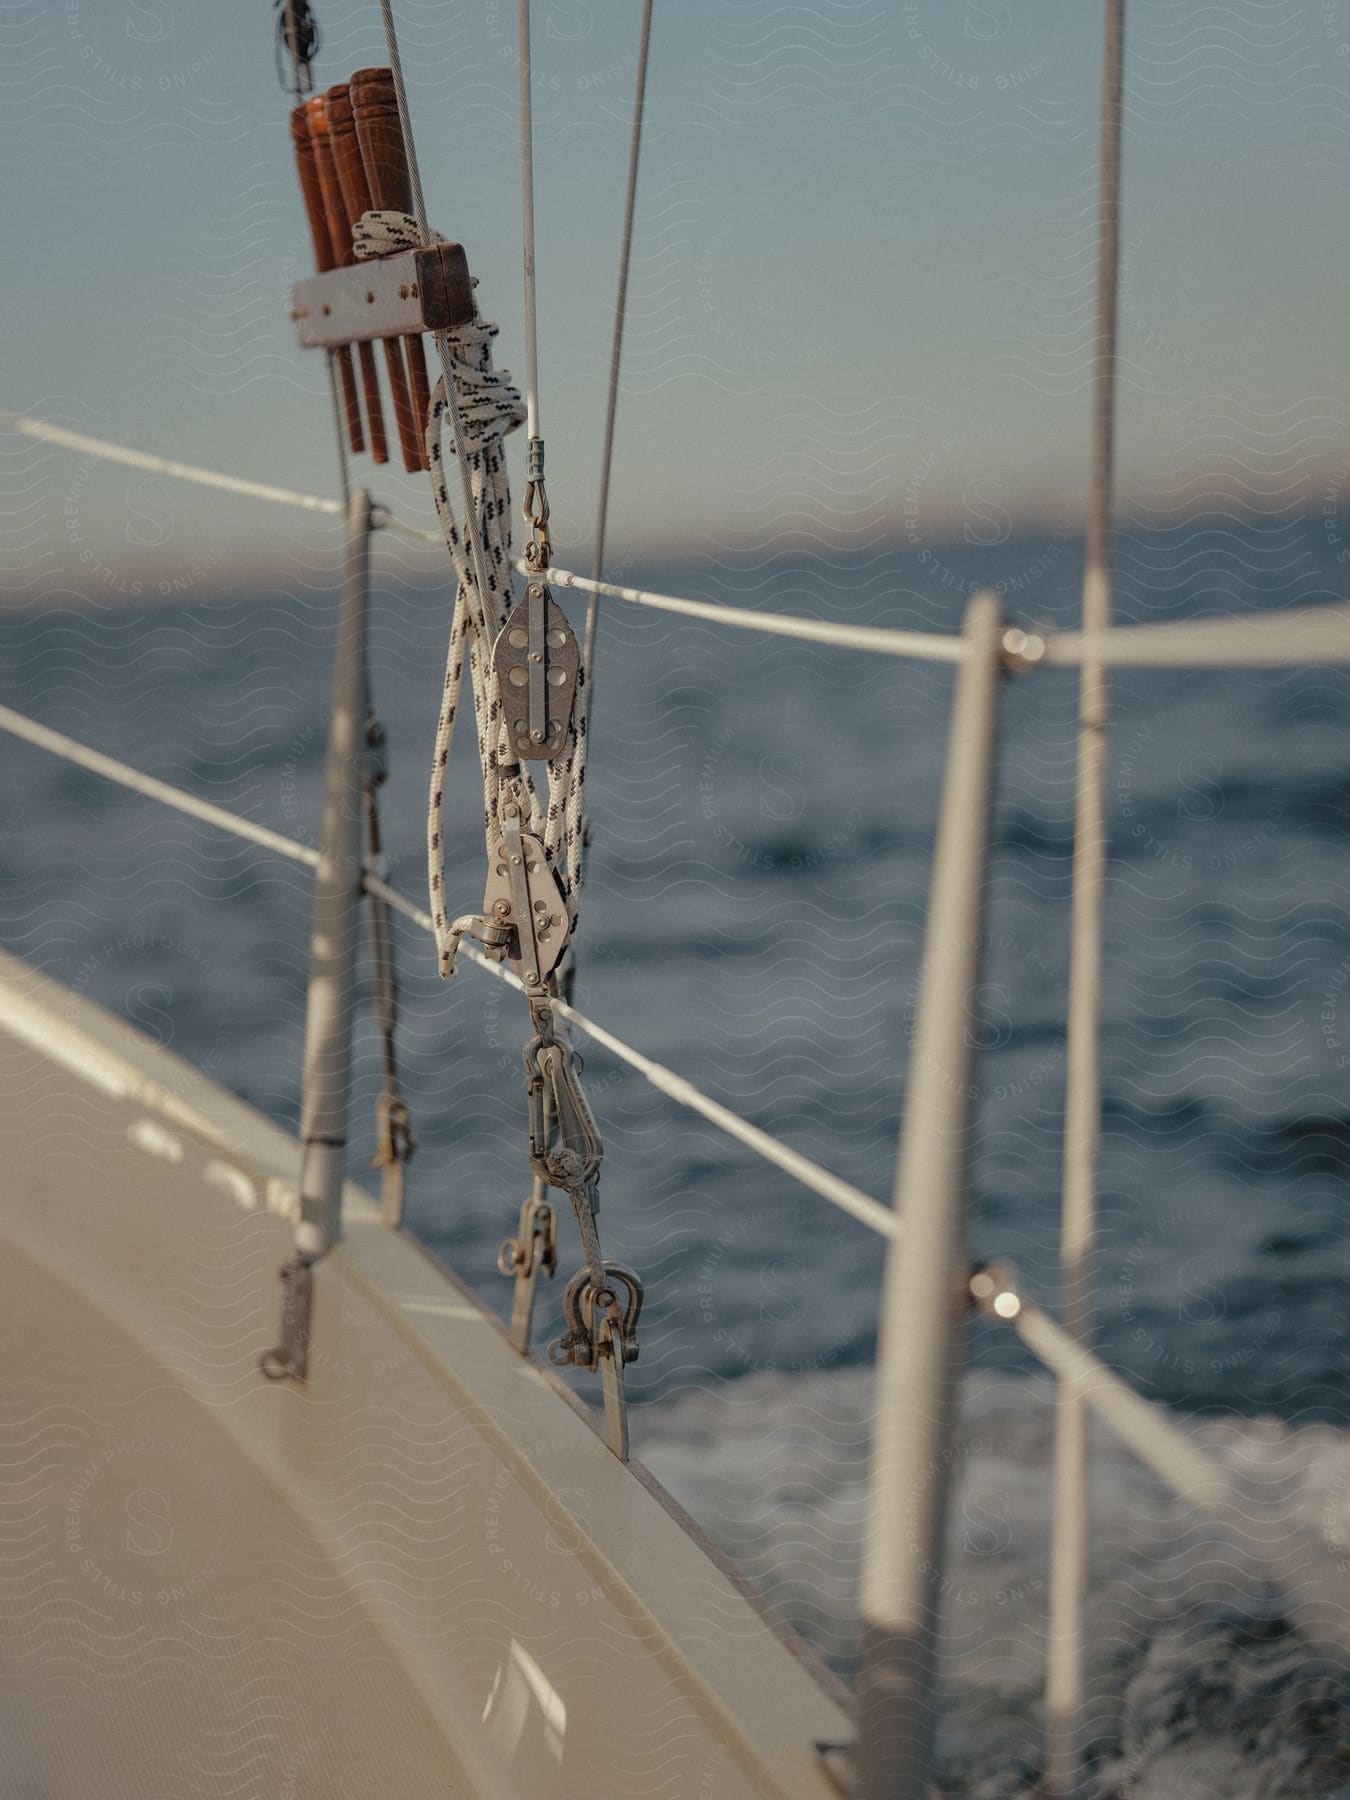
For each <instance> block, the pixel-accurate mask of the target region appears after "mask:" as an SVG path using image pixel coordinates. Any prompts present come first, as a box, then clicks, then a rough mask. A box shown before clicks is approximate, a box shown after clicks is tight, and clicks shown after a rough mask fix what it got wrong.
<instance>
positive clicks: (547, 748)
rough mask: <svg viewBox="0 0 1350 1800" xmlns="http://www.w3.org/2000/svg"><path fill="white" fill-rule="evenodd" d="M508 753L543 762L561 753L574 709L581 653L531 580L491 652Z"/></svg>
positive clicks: (559, 613)
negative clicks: (498, 689) (499, 695)
mask: <svg viewBox="0 0 1350 1800" xmlns="http://www.w3.org/2000/svg"><path fill="white" fill-rule="evenodd" d="M492 661H493V665H494V667H495V668H496V671H497V681H498V683H499V685H500V688H501V696H502V708H503V711H504V714H505V718H506V729H507V735H508V737H509V739H510V742H511V748H512V749H513V750H514V751H515V753H516V755H517V756H519V757H529V758H533V759H535V760H540V759H542V760H543V761H545V762H547V761H550V760H551V759H552V758H553V757H555V756H558V755H560V754H561V752H562V747H563V745H564V744H565V743H566V741H567V727H568V725H569V723H570V721H571V718H572V708H573V706H574V705H575V703H576V697H577V683H578V677H579V675H580V671H581V647H580V645H579V644H578V643H577V639H576V633H575V632H574V631H573V630H572V627H571V626H570V625H569V624H568V622H567V614H566V613H565V612H564V611H563V609H562V608H561V607H560V606H559V605H558V603H557V601H556V600H555V599H554V598H553V596H552V594H551V593H550V592H549V590H548V588H547V587H546V585H545V584H544V582H543V581H542V580H541V579H540V578H539V577H538V576H535V575H532V576H531V577H530V578H529V580H528V581H527V582H526V584H525V594H524V597H523V598H522V599H520V600H518V601H517V602H516V604H515V606H514V607H513V608H512V609H511V611H510V613H508V615H507V619H506V623H505V624H504V625H503V626H502V628H501V631H500V632H499V633H498V634H497V641H496V643H495V644H494V645H493V647H492Z"/></svg>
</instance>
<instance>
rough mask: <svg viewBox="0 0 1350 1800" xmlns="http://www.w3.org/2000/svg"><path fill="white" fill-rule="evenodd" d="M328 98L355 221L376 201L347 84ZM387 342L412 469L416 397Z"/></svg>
mask: <svg viewBox="0 0 1350 1800" xmlns="http://www.w3.org/2000/svg"><path fill="white" fill-rule="evenodd" d="M327 100H328V109H327V110H328V141H329V144H330V145H331V146H332V151H333V164H334V167H335V168H336V170H337V178H338V185H339V186H340V187H341V189H342V199H343V204H344V205H345V206H346V209H347V217H348V218H349V219H351V220H352V221H353V222H355V221H356V220H357V219H359V218H360V217H361V214H362V213H364V212H369V211H370V208H371V204H372V202H371V194H370V186H369V183H368V182H367V180H366V170H365V164H364V163H363V162H362V160H361V146H360V144H359V143H358V142H357V138H356V125H355V123H354V121H353V119H352V107H351V101H350V100H349V98H348V95H347V84H346V83H345V82H340V83H339V84H338V85H337V86H336V87H331V88H329V90H328V94H327ZM383 343H384V356H385V362H386V364H387V365H388V369H389V389H390V392H391V393H392V394H393V397H394V419H395V422H396V424H397V425H398V438H399V445H400V447H401V448H402V451H403V466H404V468H405V469H407V470H409V471H410V472H411V471H413V470H416V469H420V468H421V467H422V466H423V458H422V448H421V438H420V434H419V432H418V429H417V424H416V420H415V419H414V416H413V402H412V396H411V394H410V393H409V391H408V380H407V376H406V375H405V374H404V371H403V352H402V349H401V348H400V342H399V339H398V338H385V339H384V340H383Z"/></svg>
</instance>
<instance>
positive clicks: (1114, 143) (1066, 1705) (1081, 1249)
mask: <svg viewBox="0 0 1350 1800" xmlns="http://www.w3.org/2000/svg"><path fill="white" fill-rule="evenodd" d="M1124 67H1125V0H1105V10H1104V31H1103V51H1102V106H1101V174H1100V185H1099V198H1098V239H1097V316H1096V331H1095V346H1094V349H1095V360H1094V368H1093V406H1092V496H1091V503H1090V511H1089V517H1088V538H1087V557H1086V569H1085V572H1084V577H1083V630H1084V633H1085V641H1086V642H1087V643H1088V644H1089V645H1090V644H1091V642H1092V639H1093V637H1094V636H1095V635H1097V634H1099V633H1101V632H1104V631H1106V630H1107V628H1108V627H1109V626H1110V623H1111V548H1112V487H1113V481H1112V477H1113V472H1114V465H1115V447H1116V387H1117V338H1118V330H1119V322H1120V207H1121V136H1122V125H1123V118H1124ZM1107 718H1108V691H1107V675H1106V669H1105V667H1104V666H1103V664H1102V663H1101V662H1100V661H1099V660H1097V659H1096V658H1095V657H1093V656H1092V655H1091V653H1090V652H1089V654H1088V655H1087V656H1085V657H1084V660H1083V662H1082V666H1081V672H1080V675H1079V689H1078V780H1077V804H1076V809H1075V819H1074V852H1073V876H1072V884H1071V890H1072V891H1071V895H1070V924H1069V946H1070V950H1069V994H1068V1012H1067V1019H1066V1029H1067V1047H1066V1054H1065V1095H1064V1166H1063V1174H1062V1182H1061V1199H1060V1267H1061V1271H1062V1285H1063V1296H1064V1299H1063V1312H1064V1326H1065V1330H1066V1332H1067V1334H1068V1335H1069V1337H1070V1338H1072V1339H1073V1340H1074V1341H1075V1342H1076V1343H1077V1344H1079V1345H1081V1346H1082V1347H1083V1348H1084V1349H1087V1348H1088V1347H1089V1345H1090V1343H1091V1338H1092V1313H1093V1282H1092V1277H1093V1254H1094V1251H1095V1248H1096V1240H1097V1165H1098V1152H1099V1144H1100V1139H1101V1068H1100V1061H1101V1051H1100V1035H1101V990H1102V920H1103V904H1104V898H1105V890H1106V876H1107V839H1108V835H1109V826H1108V820H1107V816H1106V815H1107V798H1108V795H1107V786H1108V781H1109V769H1108V761H1107V750H1108V745H1107V736H1106V733H1107ZM1054 1492H1055V1501H1054V1508H1053V1520H1054V1525H1053V1534H1052V1540H1051V1555H1050V1571H1049V1591H1048V1596H1047V1598H1048V1607H1047V1655H1046V1684H1045V1711H1046V1776H1047V1786H1048V1788H1049V1790H1050V1792H1052V1793H1055V1794H1061V1793H1063V1794H1068V1793H1072V1792H1074V1791H1075V1790H1076V1789H1077V1787H1078V1785H1079V1779H1080V1768H1081V1765H1082V1760H1083V1742H1082V1739H1083V1735H1084V1726H1085V1719H1084V1705H1085V1694H1086V1674H1085V1646H1084V1642H1083V1602H1084V1596H1085V1593H1086V1588H1087V1581H1088V1552H1089V1544H1088V1529H1089V1517H1088V1513H1089V1503H1088V1446H1087V1416H1086V1408H1085V1402H1084V1400H1083V1397H1082V1395H1081V1394H1080V1393H1078V1392H1077V1391H1076V1390H1075V1389H1074V1388H1073V1387H1072V1386H1071V1385H1068V1386H1065V1387H1062V1389H1061V1393H1060V1405H1059V1408H1058V1418H1057V1422H1056V1431H1055V1459H1054Z"/></svg>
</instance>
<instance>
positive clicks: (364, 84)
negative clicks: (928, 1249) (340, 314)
mask: <svg viewBox="0 0 1350 1800" xmlns="http://www.w3.org/2000/svg"><path fill="white" fill-rule="evenodd" d="M348 94H349V100H350V105H351V110H352V118H353V121H354V123H355V126H356V136H357V141H358V143H359V144H360V146H361V161H362V163H363V164H364V165H365V172H366V182H367V185H368V186H369V189H370V194H371V198H372V200H373V202H374V204H375V206H376V207H377V208H378V209H379V211H381V212H402V213H411V212H412V210H413V192H412V176H411V175H410V174H409V171H408V156H407V151H406V149H405V148H404V143H403V127H402V124H401V123H400V121H399V116H398V98H397V95H396V94H395V92H394V72H393V70H392V69H386V68H381V69H358V70H357V71H356V73H355V74H354V75H353V76H352V78H351V81H350V82H349V83H348ZM406 341H407V347H408V372H409V374H410V375H411V377H412V403H413V406H414V407H415V408H416V413H417V420H418V427H419V430H418V436H419V440H420V437H421V428H422V426H424V425H425V422H426V416H427V412H428V410H429V408H430V405H431V395H430V384H429V382H428V380H427V364H426V356H425V354H424V351H423V347H422V340H421V338H420V337H417V338H408V339H407V340H406ZM422 466H423V467H425V466H426V453H425V450H424V449H423V451H422Z"/></svg>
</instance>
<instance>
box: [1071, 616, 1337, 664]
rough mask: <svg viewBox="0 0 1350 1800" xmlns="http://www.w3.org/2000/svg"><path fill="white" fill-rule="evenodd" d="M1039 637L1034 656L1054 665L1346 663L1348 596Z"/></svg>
mask: <svg viewBox="0 0 1350 1800" xmlns="http://www.w3.org/2000/svg"><path fill="white" fill-rule="evenodd" d="M1041 642H1042V644H1043V654H1042V657H1041V660H1042V661H1044V662H1046V663H1050V664H1054V665H1059V666H1062V667H1070V666H1075V665H1077V664H1079V663H1084V662H1099V663H1105V664H1110V665H1113V666H1114V667H1117V668H1139V669H1144V668H1156V669H1199V668H1228V669H1238V668H1252V669H1277V668H1297V667H1299V666H1300V665H1303V664H1319V663H1320V664H1335V663H1350V602H1340V603H1338V604H1336V605H1332V606H1308V607H1302V608H1299V609H1298V610H1297V611H1293V612H1261V613H1251V614H1248V615H1246V616H1245V617H1239V618H1224V619H1187V620H1181V621H1178V622H1177V623H1175V624H1167V625H1121V626H1116V627H1114V628H1113V629H1111V630H1110V631H1061V632H1056V633H1052V634H1048V635H1047V636H1045V637H1044V638H1043V639H1042V640H1041Z"/></svg>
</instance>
